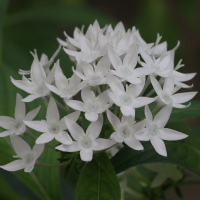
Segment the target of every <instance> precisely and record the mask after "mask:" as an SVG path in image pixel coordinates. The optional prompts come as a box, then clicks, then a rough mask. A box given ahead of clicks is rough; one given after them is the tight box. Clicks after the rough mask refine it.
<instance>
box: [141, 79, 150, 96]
mask: <svg viewBox="0 0 200 200" xmlns="http://www.w3.org/2000/svg"><path fill="white" fill-rule="evenodd" d="M149 84H150V75H149V76H148V78H147V80H146V83H145V85H144V88H143V90H142V92H141V94H140V96H142V95H143V94H144V92H145V91H146V89H147V88H148V86H149Z"/></svg>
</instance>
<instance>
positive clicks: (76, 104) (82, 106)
mask: <svg viewBox="0 0 200 200" xmlns="http://www.w3.org/2000/svg"><path fill="white" fill-rule="evenodd" d="M65 102H66V104H67V105H68V106H69V107H71V108H73V109H74V110H80V111H83V112H85V111H86V109H85V104H84V103H83V102H81V101H76V100H68V101H65Z"/></svg>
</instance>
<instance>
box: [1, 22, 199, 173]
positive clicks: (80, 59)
mask: <svg viewBox="0 0 200 200" xmlns="http://www.w3.org/2000/svg"><path fill="white" fill-rule="evenodd" d="M65 36H66V41H63V40H61V39H58V42H59V43H60V46H59V48H58V49H57V50H56V52H55V53H54V55H53V56H52V58H51V59H50V60H49V59H48V57H47V56H46V55H45V54H43V55H42V56H41V59H40V60H39V58H38V55H37V52H36V51H35V52H34V53H32V55H33V58H34V60H33V63H32V65H31V69H30V71H24V70H20V71H19V73H20V74H21V75H22V80H15V79H13V78H12V77H11V81H12V83H13V84H14V85H15V86H16V87H18V88H20V89H22V90H24V91H26V92H27V93H29V94H30V95H29V96H27V97H26V98H24V99H22V97H21V96H20V95H19V94H17V100H16V108H15V119H13V118H10V117H5V116H1V117H0V126H1V127H3V128H4V129H7V131H5V132H2V133H0V137H5V136H8V135H10V138H11V143H12V145H13V147H14V149H15V151H16V153H17V157H20V158H21V159H22V160H17V161H14V162H12V163H10V164H7V165H5V166H0V167H1V168H3V169H6V170H10V171H13V170H18V169H22V168H25V171H28V172H30V171H31V170H32V169H33V166H34V164H35V163H36V160H37V158H38V157H39V156H40V154H41V153H42V151H43V149H44V144H45V143H48V142H49V141H51V140H53V139H54V138H55V139H56V140H57V141H58V142H59V143H61V144H60V145H59V146H57V147H56V149H58V150H60V151H64V152H78V151H80V157H81V159H82V160H83V161H91V160H92V158H93V151H101V150H104V149H108V148H110V147H112V146H113V145H115V144H116V143H122V142H124V143H126V145H128V146H129V147H130V148H132V149H134V150H143V146H142V144H141V143H140V141H148V140H150V141H151V143H152V145H153V147H154V148H155V150H156V151H157V152H158V153H159V154H160V155H163V156H167V152H166V148H165V144H164V142H163V140H180V139H184V138H186V137H187V135H185V134H183V133H180V132H177V131H174V130H171V129H168V128H164V127H165V125H166V123H167V122H168V119H169V117H170V114H171V112H172V109H173V107H175V108H186V107H188V106H189V105H190V104H188V105H183V104H182V103H185V102H188V101H189V100H191V99H192V98H193V97H194V96H195V95H196V93H197V92H185V93H178V94H175V93H176V92H177V91H178V90H179V89H180V88H191V87H192V86H189V85H187V84H185V83H184V82H186V81H189V80H191V79H192V78H193V77H194V76H195V74H196V73H190V74H183V73H180V72H178V71H177V70H178V69H179V68H181V67H182V66H184V65H183V64H181V60H180V62H179V63H178V64H177V65H176V66H175V67H174V54H175V51H176V49H177V48H178V46H179V42H178V44H177V46H176V47H175V48H174V49H172V50H170V51H168V50H167V42H163V43H159V42H160V40H161V37H160V36H159V34H158V36H157V39H156V42H155V43H150V44H148V43H146V42H145V41H144V40H143V39H142V37H141V36H140V33H139V31H138V30H137V29H136V28H135V27H133V28H132V29H129V30H128V31H126V30H125V28H124V26H123V24H122V23H121V22H120V23H118V24H117V25H116V26H115V28H114V29H113V28H112V26H111V25H108V26H105V27H104V28H100V26H99V24H98V22H97V21H95V22H94V24H93V25H90V26H89V28H88V29H87V31H86V33H85V34H84V31H83V28H82V29H79V28H75V30H74V35H73V37H70V36H68V35H67V34H66V33H65ZM61 46H63V49H64V51H65V52H66V53H67V54H68V55H69V57H70V59H71V60H72V61H74V63H76V68H74V67H72V70H73V72H74V73H73V75H72V76H71V77H66V76H65V75H64V74H63V71H62V69H61V68H60V64H59V60H58V61H57V62H56V63H55V64H54V66H53V67H52V69H50V66H51V64H52V63H53V61H54V59H55V57H56V56H57V54H58V53H59V51H60V48H61ZM29 74H30V78H26V77H25V75H29ZM151 88H153V89H152V90H151V91H150V92H149V90H150V89H151ZM51 92H52V93H55V94H56V95H58V96H59V97H61V98H62V99H63V103H64V104H61V103H59V102H57V101H56V100H54V97H53V96H52V94H51ZM79 92H80V93H81V98H82V101H80V100H77V99H76V98H77V96H75V95H76V94H77V93H79ZM144 94H145V95H144ZM151 96H154V97H151ZM37 98H42V99H43V100H44V101H45V102H46V104H47V112H46V120H41V121H32V120H33V118H34V117H35V116H36V114H37V113H38V111H39V108H37V109H35V110H33V111H31V112H29V113H28V114H27V115H25V104H24V102H31V101H33V100H35V99H37ZM47 102H48V103H47ZM152 102H157V106H156V108H155V109H154V110H153V111H152V112H151V111H150V109H149V107H148V104H150V103H152ZM57 106H60V107H61V108H62V109H64V110H65V111H67V112H68V113H67V115H66V116H65V117H63V118H62V119H61V120H60V114H59V110H58V107H57ZM143 106H145V116H146V118H145V119H142V120H141V121H139V122H136V121H135V119H137V118H136V117H135V116H137V110H136V109H137V108H140V107H143ZM119 109H120V111H119ZM135 110H136V111H135ZM80 111H81V112H83V113H84V115H85V119H84V120H88V121H90V122H91V123H90V125H89V126H88V128H87V130H86V131H84V130H83V128H82V127H81V126H80V125H79V124H80V121H81V120H80V119H82V120H83V117H82V116H81V117H80ZM111 111H112V112H111ZM156 111H159V112H158V113H157V114H156V115H155V117H154V119H153V116H152V114H155V112H156ZM104 112H106V113H107V119H108V121H109V122H110V127H111V128H110V130H111V129H113V133H111V134H110V137H108V138H102V136H101V135H100V133H101V130H102V127H103V125H104V123H109V122H106V114H104ZM113 112H114V114H113ZM26 126H28V127H30V128H31V129H34V130H36V131H38V132H41V133H42V134H41V135H40V137H38V138H37V139H36V146H34V148H33V151H31V149H30V147H29V146H27V143H25V142H24V141H23V140H22V139H21V138H20V137H18V136H16V135H22V134H23V133H26V132H27V130H28V129H27V128H26ZM67 129H68V131H69V133H70V134H69V133H68V132H66V131H65V130H67ZM99 136H101V137H99Z"/></svg>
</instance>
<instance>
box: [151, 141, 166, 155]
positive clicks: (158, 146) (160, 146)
mask: <svg viewBox="0 0 200 200" xmlns="http://www.w3.org/2000/svg"><path fill="white" fill-rule="evenodd" d="M150 141H151V144H152V145H153V147H154V149H155V150H156V152H157V153H158V154H160V155H161V156H167V151H166V147H165V143H164V142H163V141H162V140H161V139H160V138H157V137H155V138H152V139H151V140H150Z"/></svg>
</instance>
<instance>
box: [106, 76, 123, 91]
mask: <svg viewBox="0 0 200 200" xmlns="http://www.w3.org/2000/svg"><path fill="white" fill-rule="evenodd" d="M106 80H107V83H108V85H109V86H110V88H111V89H112V91H113V92H114V93H115V94H117V95H121V94H122V93H124V86H123V85H122V83H121V82H120V81H119V79H117V78H116V77H115V76H114V75H112V74H109V73H108V74H107V75H106Z"/></svg>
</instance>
